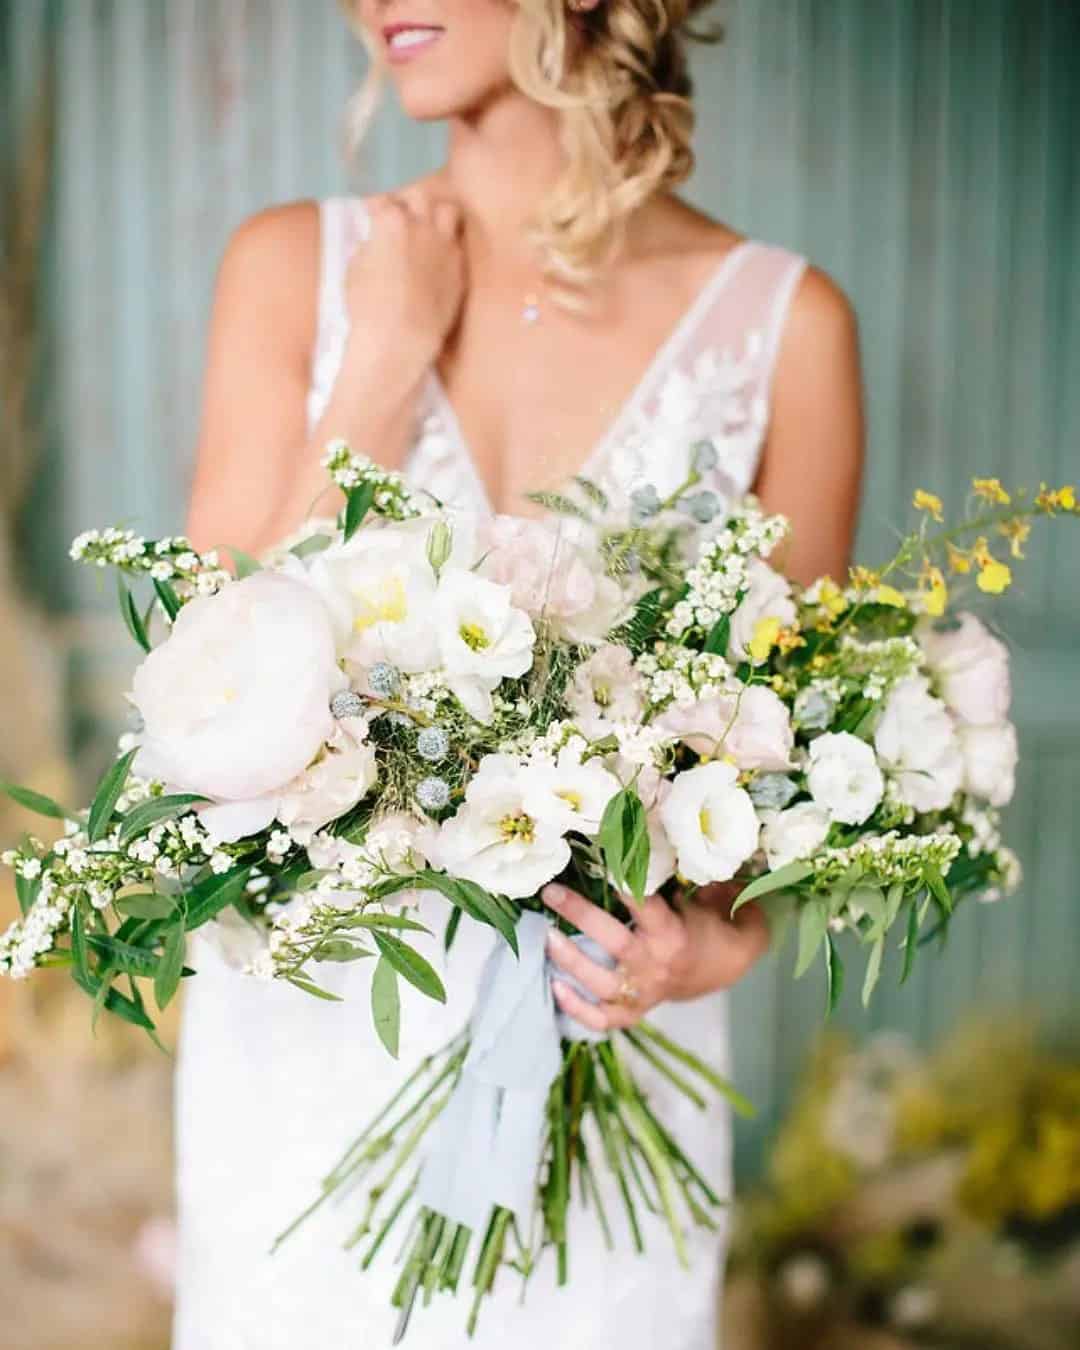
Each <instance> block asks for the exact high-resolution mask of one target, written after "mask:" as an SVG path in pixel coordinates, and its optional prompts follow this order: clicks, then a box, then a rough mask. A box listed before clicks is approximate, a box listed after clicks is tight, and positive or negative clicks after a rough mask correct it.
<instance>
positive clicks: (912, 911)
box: [900, 897, 919, 984]
mask: <svg viewBox="0 0 1080 1350" xmlns="http://www.w3.org/2000/svg"><path fill="white" fill-rule="evenodd" d="M918 950H919V906H918V903H917V901H916V900H915V898H914V897H912V899H911V902H910V904H909V905H908V923H907V937H906V938H905V939H904V966H903V969H902V970H901V972H900V983H901V984H906V983H907V978H908V976H909V975H910V974H911V970H912V967H913V966H914V965H915V953H916V952H917V951H918Z"/></svg>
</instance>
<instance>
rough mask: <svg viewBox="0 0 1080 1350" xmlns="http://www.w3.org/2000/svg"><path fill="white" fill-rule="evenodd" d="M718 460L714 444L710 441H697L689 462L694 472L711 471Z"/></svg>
mask: <svg viewBox="0 0 1080 1350" xmlns="http://www.w3.org/2000/svg"><path fill="white" fill-rule="evenodd" d="M719 460H720V457H719V455H718V454H717V453H716V446H715V445H714V444H713V443H712V441H698V442H697V444H696V445H695V446H694V457H693V460H692V461H691V463H692V465H693V469H694V472H695V473H712V471H713V469H715V468H716V466H717V464H718V463H719Z"/></svg>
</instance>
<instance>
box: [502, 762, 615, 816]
mask: <svg viewBox="0 0 1080 1350" xmlns="http://www.w3.org/2000/svg"><path fill="white" fill-rule="evenodd" d="M521 773H522V780H523V783H524V798H523V800H524V804H525V809H526V811H528V813H529V815H531V816H533V817H535V818H536V819H537V820H543V821H545V822H549V823H551V824H552V825H555V826H557V827H558V828H559V830H560V831H561V832H562V833H563V834H565V833H567V832H568V831H570V830H576V831H577V832H578V833H579V834H587V835H594V834H595V833H596V832H597V830H599V828H600V821H601V820H602V819H603V815H604V811H605V810H606V808H607V804H608V802H610V801H611V799H612V797H614V796H615V794H616V793H617V792H618V791H619V789H620V786H621V785H620V783H619V780H618V779H617V778H616V777H615V775H614V774H613V773H611V772H609V770H607V769H605V768H604V766H603V764H602V763H601V762H600V760H598V759H589V760H586V761H585V762H584V763H582V761H581V759H580V757H579V756H577V755H575V754H573V753H570V754H567V752H566V751H565V750H564V751H563V752H562V753H561V754H560V755H559V757H558V759H557V760H556V762H555V763H554V764H552V763H550V762H549V763H544V762H540V763H536V764H530V765H527V766H526V767H525V768H523V769H522V770H521Z"/></svg>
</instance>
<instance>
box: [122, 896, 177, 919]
mask: <svg viewBox="0 0 1080 1350" xmlns="http://www.w3.org/2000/svg"><path fill="white" fill-rule="evenodd" d="M113 907H114V908H115V909H116V911H117V912H118V913H120V914H127V915H128V916H129V917H131V918H133V919H168V918H170V917H171V916H172V915H173V914H174V913H175V911H176V901H175V900H172V899H170V898H169V896H167V895H154V894H152V893H151V892H150V891H146V892H144V893H141V894H139V895H122V896H121V897H120V898H119V899H118V900H114V901H113Z"/></svg>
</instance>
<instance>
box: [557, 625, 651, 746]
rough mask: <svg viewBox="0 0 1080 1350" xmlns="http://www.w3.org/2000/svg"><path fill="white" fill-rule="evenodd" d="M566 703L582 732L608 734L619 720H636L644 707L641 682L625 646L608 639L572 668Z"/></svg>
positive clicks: (596, 736) (594, 735) (593, 735)
mask: <svg viewBox="0 0 1080 1350" xmlns="http://www.w3.org/2000/svg"><path fill="white" fill-rule="evenodd" d="M566 703H567V706H568V707H569V708H570V710H571V712H572V713H573V714H574V721H575V722H576V724H577V725H578V727H579V728H580V729H581V731H582V733H583V734H584V735H586V736H589V737H591V738H592V739H593V740H601V739H603V737H605V736H607V735H608V734H609V733H610V732H611V731H612V730H613V729H614V727H615V724H616V723H619V722H636V721H638V720H639V719H640V717H641V715H642V713H643V712H644V710H645V699H644V682H643V680H642V678H641V675H640V674H639V673H638V671H637V670H635V669H634V657H633V654H632V653H631V652H630V650H629V649H628V648H627V647H620V646H618V645H617V644H615V643H609V644H608V645H607V646H604V647H601V648H600V649H599V650H598V651H595V652H594V653H593V654H592V656H590V657H589V659H588V660H587V661H585V662H584V663H583V664H582V665H580V666H578V668H577V670H576V671H575V672H574V678H573V680H572V681H571V683H570V687H569V688H568V689H567V692H566Z"/></svg>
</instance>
